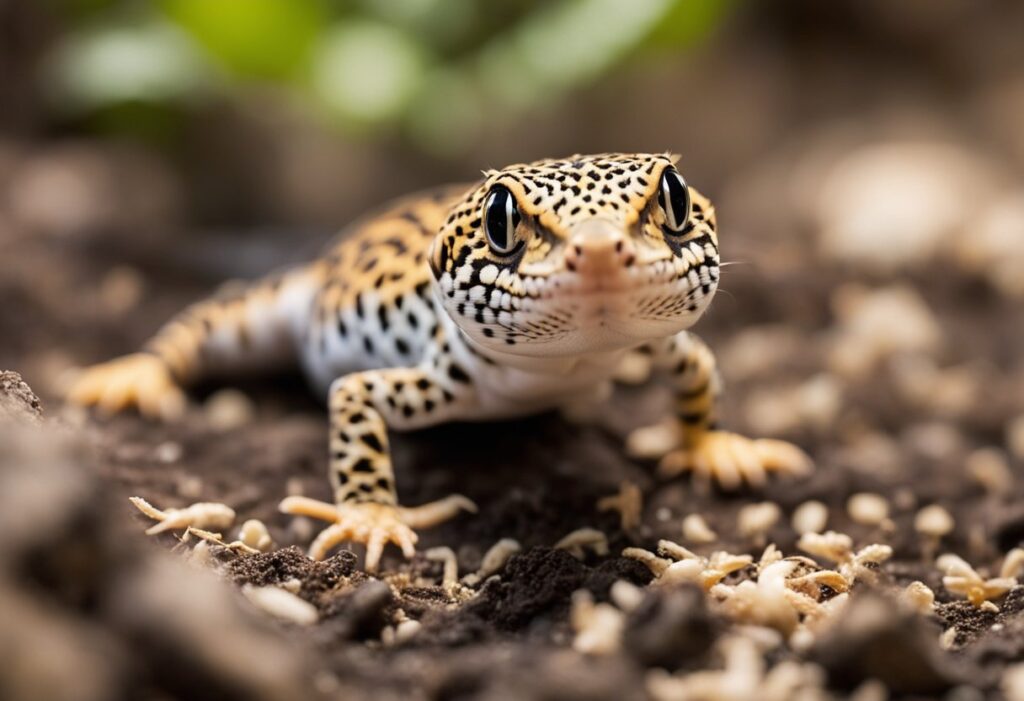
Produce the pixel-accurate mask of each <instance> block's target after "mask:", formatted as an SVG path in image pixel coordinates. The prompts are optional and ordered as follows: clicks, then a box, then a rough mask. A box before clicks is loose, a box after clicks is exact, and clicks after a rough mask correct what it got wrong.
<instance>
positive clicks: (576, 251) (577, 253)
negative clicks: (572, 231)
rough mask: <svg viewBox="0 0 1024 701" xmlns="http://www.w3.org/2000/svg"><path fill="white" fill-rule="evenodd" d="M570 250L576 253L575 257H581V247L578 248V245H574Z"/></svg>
mask: <svg viewBox="0 0 1024 701" xmlns="http://www.w3.org/2000/svg"><path fill="white" fill-rule="evenodd" d="M572 250H573V251H574V252H575V253H576V255H577V256H582V255H583V247H582V246H580V245H579V244H576V245H575V246H573V247H572Z"/></svg>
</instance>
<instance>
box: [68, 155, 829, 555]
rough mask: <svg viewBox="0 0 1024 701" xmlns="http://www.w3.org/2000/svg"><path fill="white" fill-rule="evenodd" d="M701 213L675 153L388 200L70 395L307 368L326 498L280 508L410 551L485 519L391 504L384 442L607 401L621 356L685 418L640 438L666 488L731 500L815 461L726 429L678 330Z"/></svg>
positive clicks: (689, 314) (698, 302) (698, 353)
mask: <svg viewBox="0 0 1024 701" xmlns="http://www.w3.org/2000/svg"><path fill="white" fill-rule="evenodd" d="M719 270H720V268H719V255H718V238H717V232H716V221H715V211H714V207H713V206H712V204H711V203H710V202H709V201H708V200H707V199H706V198H705V197H704V196H702V195H701V194H700V193H699V192H697V191H696V190H694V189H693V188H690V187H689V186H688V185H686V183H685V181H683V179H682V177H681V175H680V174H679V173H678V172H677V170H676V168H675V159H674V158H673V157H672V156H669V155H666V154H602V155H597V156H572V157H570V158H566V159H558V160H545V161H538V162H535V163H530V164H520V165H513V166H509V167H507V168H503V169H501V170H495V171H488V172H486V173H484V177H483V179H482V180H481V181H479V182H477V183H474V184H470V185H465V186H452V187H447V188H442V189H438V190H434V191H432V192H428V193H425V194H422V195H418V196H414V197H410V198H407V199H404V200H400V201H398V202H396V203H395V204H394V205H392V206H390V207H388V208H386V209H384V210H383V211H382V212H380V213H378V214H377V215H375V216H372V217H369V218H367V219H366V220H364V221H362V222H360V223H357V224H355V225H354V226H352V227H351V228H350V230H349V231H347V232H345V234H344V235H343V236H342V237H341V238H340V240H339V242H338V243H336V244H334V245H333V246H331V247H330V248H329V249H328V250H327V252H326V253H325V255H324V256H323V257H322V258H320V259H318V260H316V261H314V262H312V263H310V264H309V265H306V266H303V267H300V268H297V269H294V270H290V271H287V272H285V273H282V274H278V275H275V276H272V277H269V278H267V279H265V280H262V281H259V282H257V283H255V284H251V285H247V286H244V287H241V288H235V289H234V290H231V291H228V292H226V293H225V294H222V295H219V296H216V297H214V298H212V299H210V300H207V301H204V302H200V303H198V304H196V305H194V306H193V307H190V308H189V309H187V310H186V311H185V312H183V313H182V314H181V315H179V316H178V317H177V318H175V319H173V320H172V321H171V322H170V323H168V324H167V325H166V326H165V327H164V328H163V329H162V330H161V331H160V332H159V333H158V334H157V335H156V336H155V337H154V339H153V340H152V341H150V343H149V344H147V346H146V348H145V349H144V352H143V353H138V354H135V355H131V356H126V357H125V358H122V359H120V360H115V361H112V362H111V363H107V364H104V365H100V366H97V367H95V368H91V369H89V370H88V371H86V372H85V373H84V374H83V376H82V378H81V379H80V380H79V382H78V383H77V384H76V386H75V387H74V388H73V389H72V391H71V394H70V398H71V399H72V400H73V401H76V402H78V403H81V404H87V405H88V404H95V405H98V406H99V407H100V408H102V409H104V410H105V411H108V412H113V411H119V410H121V409H125V408H128V407H132V406H135V407H138V408H139V409H140V410H141V411H142V412H143V413H146V414H149V415H153V416H161V417H165V418H173V417H174V416H177V415H179V414H180V412H181V411H182V409H183V406H184V403H183V401H182V396H183V395H182V394H181V392H180V389H179V386H183V385H186V384H188V383H190V382H192V381H194V380H196V379H199V378H203V377H208V376H211V375H215V374H217V373H219V372H222V371H228V370H236V369H239V368H242V367H263V366H267V365H270V364H273V363H279V362H284V361H287V360H288V359H297V360H298V361H299V363H300V364H301V365H302V367H303V369H304V370H305V372H306V374H307V375H308V377H309V378H310V380H311V382H312V383H313V385H314V386H315V387H317V388H318V389H319V390H320V391H321V392H323V393H325V395H326V398H327V404H328V409H329V412H330V424H331V430H330V439H329V451H330V460H329V463H330V467H329V478H330V480H331V484H332V486H333V488H334V494H335V501H336V504H337V506H332V505H325V504H321V503H318V502H312V501H311V500H301V499H300V500H294V499H293V500H286V502H285V503H284V504H283V505H282V508H283V509H284V510H286V511H288V512H289V513H303V514H307V515H311V516H315V517H318V518H322V519H325V520H328V521H331V522H333V525H331V526H330V527H329V528H328V529H327V530H326V531H325V532H324V534H323V535H322V536H321V537H320V538H318V539H317V542H316V544H315V547H314V552H315V554H316V555H317V556H323V554H325V553H326V552H327V551H328V550H329V549H330V548H331V547H332V546H333V545H334V544H336V543H337V542H340V541H341V540H357V541H360V542H364V543H367V544H368V546H369V547H368V552H367V568H368V569H371V570H372V569H374V568H375V567H376V565H377V561H378V559H379V557H380V554H381V550H382V548H383V545H384V543H386V542H395V543H397V544H399V545H400V546H401V547H402V549H403V551H404V552H405V553H406V554H407V555H408V554H410V553H411V552H412V550H413V547H414V543H415V540H416V536H415V533H414V532H413V530H412V529H413V528H416V527H427V526H429V525H432V524H434V523H437V522H439V521H441V520H444V519H446V518H450V517H452V516H453V515H454V514H455V513H457V512H458V511H459V510H460V509H467V510H472V509H474V508H475V507H474V506H473V504H472V502H469V501H468V500H467V499H465V498H464V497H461V496H458V495H455V496H453V497H449V498H448V499H445V500H441V501H439V502H435V503H433V504H427V505H424V506H421V507H417V508H415V509H408V508H404V507H401V506H399V504H398V500H397V496H396V491H395V483H394V475H393V472H392V469H391V460H390V454H389V449H388V430H389V429H392V430H403V429H410V428H419V427H424V426H430V425H433V424H437V423H440V422H444V421H450V420H463V421H465V420H493V419H501V418H503V417H511V416H519V415H524V414H529V413H532V412H537V411H542V410H546V409H550V408H553V407H560V406H568V405H573V404H579V403H580V402H584V403H585V402H588V401H591V400H592V399H593V398H596V397H602V396H607V394H608V388H609V386H610V383H611V381H612V379H613V378H614V377H615V376H616V372H617V369H618V368H619V366H620V365H621V364H622V363H623V361H624V360H625V359H626V357H627V355H630V354H632V355H634V356H635V354H636V353H643V354H646V355H647V356H648V357H649V358H650V361H651V364H652V365H653V366H654V367H655V368H658V369H661V370H664V371H666V372H667V373H669V375H670V377H671V378H672V382H673V387H674V389H675V391H676V397H677V399H676V411H675V415H674V417H673V419H672V421H671V422H669V423H668V424H666V425H664V426H662V427H661V428H660V429H643V430H641V431H638V432H637V433H636V434H635V435H634V436H631V437H630V441H629V448H630V450H631V452H633V453H635V454H638V455H639V454H643V455H646V456H651V457H660V458H661V462H660V469H661V472H662V473H663V474H665V475H674V474H677V473H679V472H682V471H684V470H690V471H693V472H695V473H696V475H698V476H699V477H702V478H705V479H711V478H716V479H717V480H718V481H719V482H720V483H721V484H722V485H723V486H725V487H736V486H738V485H740V484H741V483H742V482H743V481H747V482H749V483H751V484H754V485H758V484H760V483H762V482H763V481H764V479H765V476H766V473H767V472H768V471H773V470H774V471H784V472H802V471H805V470H806V469H808V468H809V466H810V461H809V460H808V458H807V457H806V455H804V454H803V453H802V451H800V450H799V449H797V448H795V447H794V446H791V445H789V444H787V443H783V442H780V441H764V440H760V441H757V440H750V439H746V438H743V437H742V436H739V435H736V434H732V433H727V432H724V431H719V430H716V428H715V421H716V419H715V403H716V397H717V395H718V392H719V389H720V382H719V379H718V376H717V373H716V371H715V362H714V357H713V355H712V353H711V351H710V350H709V349H708V348H707V346H706V345H704V344H703V343H702V342H701V341H700V340H699V339H697V338H696V337H695V336H693V335H692V334H690V333H689V332H688V331H687V329H688V328H689V327H690V326H691V325H692V324H693V323H694V322H696V321H697V319H698V318H699V317H700V315H701V314H702V313H703V312H704V310H705V309H706V308H707V305H708V304H709V303H710V301H711V298H712V297H713V295H714V292H715V290H716V289H717V285H718V278H719Z"/></svg>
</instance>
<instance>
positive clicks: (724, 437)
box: [658, 431, 813, 490]
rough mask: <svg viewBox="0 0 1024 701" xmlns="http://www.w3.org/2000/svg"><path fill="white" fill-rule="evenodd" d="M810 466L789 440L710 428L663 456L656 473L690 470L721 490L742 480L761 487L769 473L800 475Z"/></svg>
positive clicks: (664, 475)
mask: <svg viewBox="0 0 1024 701" xmlns="http://www.w3.org/2000/svg"><path fill="white" fill-rule="evenodd" d="M812 467H813V463H812V462H811V459H810V457H809V456H808V455H807V454H806V453H805V452H804V451H802V450H801V449H800V448H797V447H796V446H795V445H793V444H791V443H787V442H785V441H780V440H772V439H761V440H752V439H749V438H746V437H744V436H741V435H739V434H735V433H728V432H725V431H710V432H708V433H706V434H704V435H702V436H700V437H699V438H697V440H696V441H695V442H694V444H693V445H692V446H690V447H687V448H683V449H679V450H674V451H672V452H670V453H668V454H667V455H665V457H664V458H662V460H661V461H660V463H659V464H658V474H659V475H660V476H661V477H675V476H677V475H679V474H681V473H683V472H692V473H693V474H694V476H695V478H697V479H699V480H702V481H705V482H709V481H711V480H717V482H718V483H719V485H721V487H722V488H723V489H726V490H733V489H738V488H739V487H741V486H742V485H743V484H744V483H746V484H749V485H751V486H753V487H760V486H763V485H764V484H765V483H766V482H767V479H768V473H769V472H779V473H785V474H790V475H800V474H805V473H807V472H809V471H810V470H811V469H812Z"/></svg>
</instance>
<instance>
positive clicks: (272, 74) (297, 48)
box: [160, 0, 325, 80]
mask: <svg viewBox="0 0 1024 701" xmlns="http://www.w3.org/2000/svg"><path fill="white" fill-rule="evenodd" d="M160 6H161V7H162V8H163V11H164V12H165V13H166V14H167V16H168V17H169V18H170V19H171V20H173V21H174V22H177V23H178V24H179V25H180V26H181V27H182V28H184V29H185V30H186V31H187V32H189V33H190V34H191V35H192V36H193V37H195V39H196V41H197V42H198V43H199V44H200V45H201V46H202V47H203V48H204V49H205V50H206V51H207V52H209V53H210V55H211V56H213V57H214V58H215V59H216V60H217V61H218V62H219V63H220V64H221V65H223V66H224V67H225V68H226V69H227V70H228V71H230V72H232V73H234V74H236V75H238V76H241V77H245V78H262V79H277V80H282V79H289V78H294V77H296V76H297V75H298V74H300V73H301V72H302V71H303V70H304V69H305V67H306V64H307V60H308V57H309V54H310V50H311V49H312V46H313V44H314V42H315V41H316V38H317V35H318V34H319V33H320V30H321V27H322V26H323V23H324V21H325V15H324V10H323V7H322V5H321V3H320V2H317V1H316V0H161V3H160Z"/></svg>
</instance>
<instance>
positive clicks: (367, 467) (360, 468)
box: [350, 458, 375, 472]
mask: <svg viewBox="0 0 1024 701" xmlns="http://www.w3.org/2000/svg"><path fill="white" fill-rule="evenodd" d="M350 472H375V470H374V469H373V463H372V462H370V459H369V458H359V461H358V462H356V464H355V465H353V466H352V469H351V470H350Z"/></svg>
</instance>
